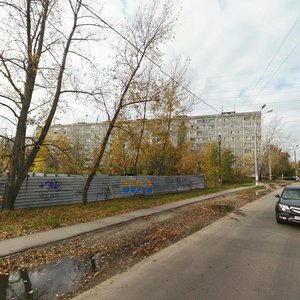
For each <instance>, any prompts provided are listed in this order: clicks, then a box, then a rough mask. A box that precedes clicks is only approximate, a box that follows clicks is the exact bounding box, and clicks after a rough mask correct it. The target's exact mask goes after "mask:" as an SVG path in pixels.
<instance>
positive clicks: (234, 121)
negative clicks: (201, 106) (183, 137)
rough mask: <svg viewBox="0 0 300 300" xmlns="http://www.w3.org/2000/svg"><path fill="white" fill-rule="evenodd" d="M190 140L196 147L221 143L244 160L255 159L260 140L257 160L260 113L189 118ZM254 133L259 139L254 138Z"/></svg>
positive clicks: (229, 113)
mask: <svg viewBox="0 0 300 300" xmlns="http://www.w3.org/2000/svg"><path fill="white" fill-rule="evenodd" d="M188 124H189V130H188V132H189V135H188V138H189V140H190V141H191V142H192V143H193V144H194V147H196V148H199V149H200V148H201V147H202V146H203V145H205V144H208V143H218V142H219V141H220V142H221V147H225V148H230V149H231V150H232V152H233V153H234V155H235V156H236V157H237V158H239V159H240V160H241V161H242V160H243V159H244V158H252V159H253V162H254V156H255V140H257V154H258V159H259V158H260V154H261V112H244V113H236V112H226V113H222V114H216V115H205V116H194V117H188ZM255 133H256V134H257V139H255Z"/></svg>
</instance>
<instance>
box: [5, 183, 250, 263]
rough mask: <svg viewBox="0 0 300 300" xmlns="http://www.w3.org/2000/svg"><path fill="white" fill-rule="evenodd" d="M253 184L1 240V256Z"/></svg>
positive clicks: (214, 196)
mask: <svg viewBox="0 0 300 300" xmlns="http://www.w3.org/2000/svg"><path fill="white" fill-rule="evenodd" d="M251 187H253V186H249V187H241V188H235V189H231V190H226V191H222V192H217V193H213V194H209V195H205V196H200V197H195V198H190V199H185V200H181V201H177V202H173V203H168V204H164V205H160V206H154V207H151V208H147V209H140V210H136V211H132V212H129V213H125V214H121V215H116V216H112V217H107V218H102V219H98V220H94V221H91V222H85V223H79V224H74V225H71V226H66V227H60V228H55V229H51V230H47V231H42V232H38V233H34V234H31V235H25V236H21V237H17V238H12V239H6V240H2V241H0V257H3V256H6V255H10V254H14V253H18V252H22V251H25V250H28V249H30V248H35V247H41V246H45V245H47V244H50V243H54V242H58V241H61V240H64V239H68V238H72V237H75V236H78V235H80V234H84V233H88V232H92V231H95V230H100V229H105V228H107V227H111V226H114V225H118V224H122V223H126V222H129V221H132V220H135V219H138V218H142V217H145V216H149V215H153V214H157V213H160V212H163V211H167V210H171V209H174V208H178V207H181V206H184V205H187V204H192V203H196V202H199V201H203V200H207V199H212V198H216V197H220V196H224V195H228V194H231V193H235V192H238V191H241V190H245V189H249V188H251Z"/></svg>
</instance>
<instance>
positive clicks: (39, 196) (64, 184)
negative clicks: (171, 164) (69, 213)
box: [0, 175, 204, 208]
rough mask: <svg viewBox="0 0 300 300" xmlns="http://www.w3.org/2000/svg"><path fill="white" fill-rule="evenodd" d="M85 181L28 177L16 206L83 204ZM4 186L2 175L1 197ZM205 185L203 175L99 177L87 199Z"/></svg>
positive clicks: (181, 189) (112, 197) (74, 178)
mask: <svg viewBox="0 0 300 300" xmlns="http://www.w3.org/2000/svg"><path fill="white" fill-rule="evenodd" d="M84 184H85V178H83V177H81V176H66V175H43V176H28V177H27V178H26V180H25V181H24V183H23V185H22V188H21V191H20V193H19V195H18V198H17V201H16V203H15V208H31V207H49V206H54V205H62V204H74V203H81V200H82V192H83V187H84ZM4 185H5V177H0V199H1V198H2V197H1V196H2V195H3V193H4ZM203 188H204V178H203V176H96V177H95V178H94V180H93V181H92V184H91V187H90V190H89V193H88V201H89V202H95V201H102V200H107V199H115V198H125V197H132V196H137V195H155V194H163V193H172V192H179V191H189V190H192V189H203ZM0 205H1V202H0Z"/></svg>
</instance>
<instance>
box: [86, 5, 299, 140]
mask: <svg viewBox="0 0 300 300" xmlns="http://www.w3.org/2000/svg"><path fill="white" fill-rule="evenodd" d="M83 6H84V7H85V8H86V9H87V10H88V11H89V12H90V13H91V14H92V15H94V16H95V17H96V18H97V19H99V20H100V21H101V22H102V23H104V24H105V25H106V26H107V27H108V28H110V29H111V30H112V31H113V32H115V33H116V34H117V35H118V36H120V37H121V38H122V39H124V40H125V41H126V42H127V43H128V44H129V45H131V46H132V47H133V48H134V49H135V50H137V51H138V52H139V53H142V51H141V50H140V49H139V48H138V47H136V46H135V45H134V44H133V43H132V42H131V41H130V40H129V39H128V38H127V37H125V36H124V35H123V34H122V33H120V32H119V31H118V30H117V29H115V28H114V27H113V26H112V25H110V24H109V23H108V22H107V21H105V20H104V19H103V18H101V17H100V16H99V15H97V14H96V13H95V12H93V11H92V10H91V9H90V8H88V6H87V5H86V4H83ZM299 17H300V15H299ZM144 55H145V57H146V58H147V59H148V60H149V61H150V62H151V63H152V64H153V65H155V66H156V67H157V68H158V69H159V71H160V72H161V73H162V74H164V75H165V76H166V77H168V78H169V79H171V80H172V81H173V82H175V83H176V84H177V85H178V86H180V87H181V88H182V89H183V90H185V91H186V92H187V93H188V94H190V95H192V96H193V97H194V98H196V99H197V100H199V101H200V102H202V103H204V104H205V105H206V106H208V107H210V108H211V109H213V110H214V111H215V112H217V113H218V114H221V111H219V110H218V109H216V108H215V107H214V106H212V105H211V104H209V103H208V102H207V101H205V100H203V99H202V98H200V97H199V96H197V95H196V94H195V93H194V92H192V91H191V90H189V89H188V88H187V87H186V86H184V85H183V84H181V83H180V82H179V81H177V80H176V79H175V78H173V77H172V76H171V75H169V74H168V73H167V72H165V71H164V70H163V69H162V68H161V66H160V65H159V64H158V63H156V62H155V61H154V60H153V59H152V58H151V57H149V56H148V55H147V54H144ZM223 116H224V118H227V119H228V120H229V121H230V122H231V123H233V124H235V125H238V126H241V127H243V125H242V124H239V123H237V122H235V121H234V120H232V119H231V118H230V117H231V115H227V114H224V115H223ZM243 128H244V129H245V130H246V131H249V132H251V133H253V131H252V130H250V129H248V128H247V127H243ZM255 134H256V132H255ZM259 138H260V139H261V137H259Z"/></svg>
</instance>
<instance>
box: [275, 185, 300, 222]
mask: <svg viewBox="0 0 300 300" xmlns="http://www.w3.org/2000/svg"><path fill="white" fill-rule="evenodd" d="M275 197H276V198H278V201H277V202H276V204H275V216H276V221H277V223H299V224H300V185H287V186H286V187H284V189H283V191H282V193H281V194H280V195H279V194H276V195H275Z"/></svg>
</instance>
